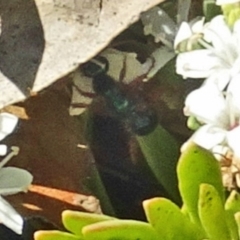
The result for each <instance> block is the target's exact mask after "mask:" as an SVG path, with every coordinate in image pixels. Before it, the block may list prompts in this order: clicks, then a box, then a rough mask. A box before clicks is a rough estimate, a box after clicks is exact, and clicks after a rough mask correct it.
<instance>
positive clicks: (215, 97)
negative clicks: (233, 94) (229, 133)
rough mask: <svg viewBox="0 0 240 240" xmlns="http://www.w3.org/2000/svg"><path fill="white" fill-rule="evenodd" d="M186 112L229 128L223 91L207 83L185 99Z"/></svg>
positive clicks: (198, 118) (206, 121) (199, 119)
mask: <svg viewBox="0 0 240 240" xmlns="http://www.w3.org/2000/svg"><path fill="white" fill-rule="evenodd" d="M184 113H185V115H187V116H190V115H193V116H194V117H196V118H197V120H198V121H200V122H203V123H210V124H215V125H216V126H219V127H223V128H227V126H228V124H229V119H228V111H227V104H226V101H225V99H224V97H223V94H222V93H221V91H219V90H218V89H217V87H216V86H214V85H213V84H211V85H210V84H207V85H204V86H202V87H200V88H199V89H197V90H194V91H193V92H191V93H190V94H189V95H188V96H187V98H186V101H185V109H184Z"/></svg>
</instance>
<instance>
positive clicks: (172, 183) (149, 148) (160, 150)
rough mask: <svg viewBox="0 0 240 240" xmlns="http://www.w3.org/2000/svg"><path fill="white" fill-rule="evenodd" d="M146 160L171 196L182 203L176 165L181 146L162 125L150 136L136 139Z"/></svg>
mask: <svg viewBox="0 0 240 240" xmlns="http://www.w3.org/2000/svg"><path fill="white" fill-rule="evenodd" d="M136 139H137V141H138V143H139V145H140V147H141V150H142V152H143V154H144V156H145V159H146V161H147V163H148V165H149V167H150V169H151V171H152V172H153V174H154V175H155V177H156V178H157V180H158V181H159V182H160V183H161V184H162V185H163V187H164V188H165V189H166V191H167V192H168V193H169V195H170V196H171V197H172V198H173V199H174V200H175V202H178V203H179V202H180V196H179V191H178V187H177V175H176V171H175V169H176V165H177V160H178V157H179V145H178V143H177V142H176V140H175V139H174V138H173V137H172V136H171V135H170V134H169V133H168V132H167V131H166V130H165V129H164V128H163V127H162V126H160V125H158V126H157V128H156V129H155V130H154V131H153V132H152V133H150V134H148V135H145V136H137V137H136Z"/></svg>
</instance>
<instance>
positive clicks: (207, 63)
mask: <svg viewBox="0 0 240 240" xmlns="http://www.w3.org/2000/svg"><path fill="white" fill-rule="evenodd" d="M221 65H222V63H221V62H220V59H219V58H218V57H216V56H215V55H213V54H212V51H211V50H209V49H201V50H194V51H191V52H184V53H180V54H179V55H178V57H177V70H176V71H177V73H178V74H181V75H183V76H184V77H189V78H207V77H209V76H210V74H211V73H212V69H214V68H219V67H221Z"/></svg>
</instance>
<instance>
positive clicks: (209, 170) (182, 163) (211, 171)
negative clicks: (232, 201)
mask: <svg viewBox="0 0 240 240" xmlns="http://www.w3.org/2000/svg"><path fill="white" fill-rule="evenodd" d="M177 174H178V179H179V190H180V193H181V196H182V199H183V202H184V204H185V205H186V208H187V210H188V213H189V216H190V218H191V219H192V221H193V222H195V223H197V224H200V219H199V215H198V198H199V188H200V185H201V184H202V183H208V184H211V185H213V186H214V187H215V188H216V190H217V192H218V194H219V196H220V198H221V201H222V204H223V202H224V193H223V184H222V175H221V171H220V166H219V163H218V162H217V161H216V159H215V158H214V156H213V155H212V154H211V153H210V152H209V151H207V150H206V149H204V148H202V147H200V146H197V145H195V144H193V143H192V144H188V146H187V147H186V149H185V150H184V151H183V153H182V155H181V157H180V159H179V162H178V166H177Z"/></svg>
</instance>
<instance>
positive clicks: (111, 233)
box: [82, 220, 159, 240]
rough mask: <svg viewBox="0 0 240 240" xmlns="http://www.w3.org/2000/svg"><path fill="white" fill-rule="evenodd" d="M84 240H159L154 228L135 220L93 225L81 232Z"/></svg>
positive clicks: (104, 222)
mask: <svg viewBox="0 0 240 240" xmlns="http://www.w3.org/2000/svg"><path fill="white" fill-rule="evenodd" d="M82 233H83V236H84V239H85V240H96V239H98V240H112V239H127V240H136V239H138V240H159V237H158V235H157V233H156V231H155V230H154V228H153V227H152V226H151V225H150V224H148V223H145V222H140V221H135V220H112V221H103V222H99V223H93V224H90V225H88V226H86V227H84V228H83V230H82Z"/></svg>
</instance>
